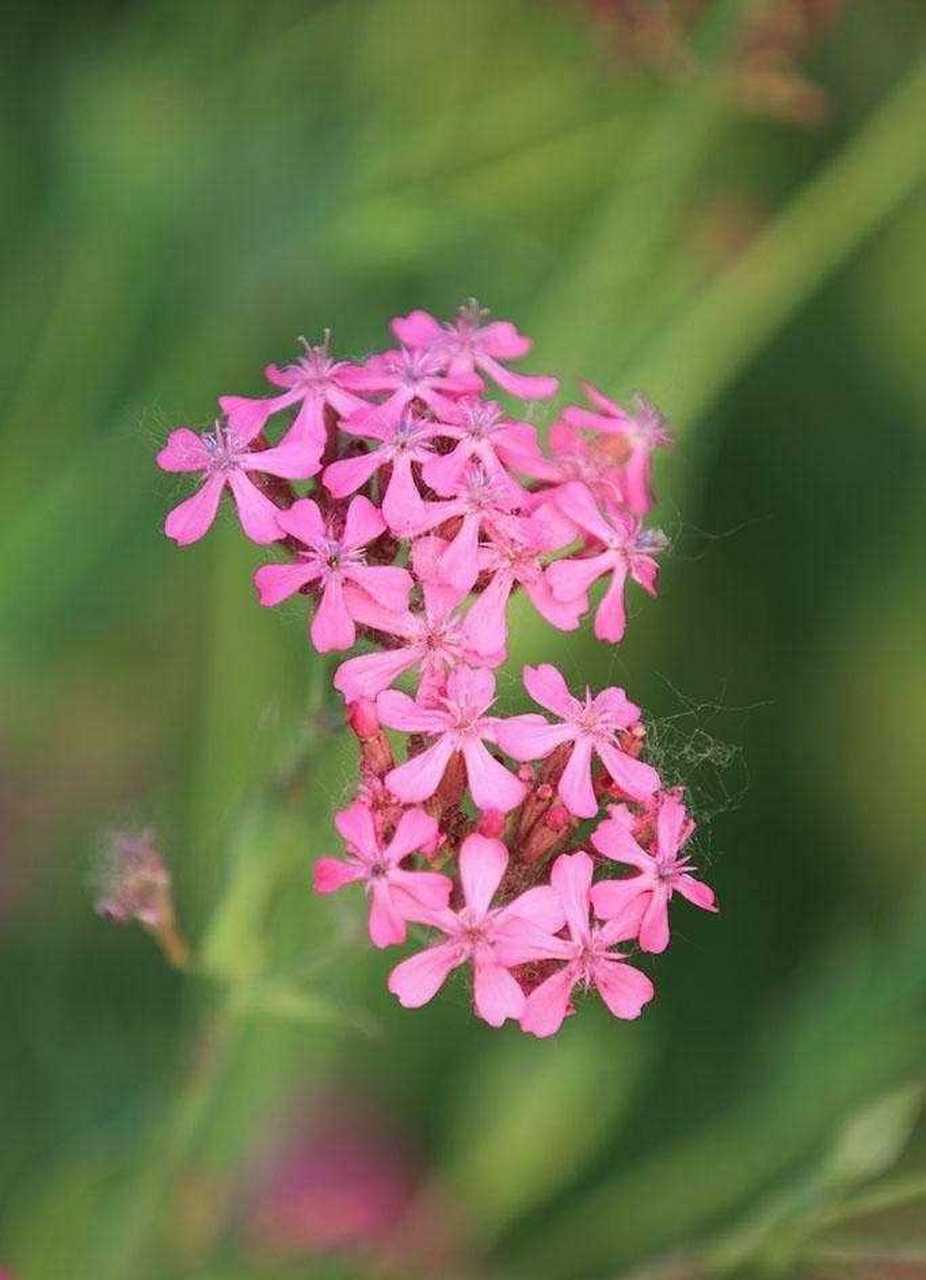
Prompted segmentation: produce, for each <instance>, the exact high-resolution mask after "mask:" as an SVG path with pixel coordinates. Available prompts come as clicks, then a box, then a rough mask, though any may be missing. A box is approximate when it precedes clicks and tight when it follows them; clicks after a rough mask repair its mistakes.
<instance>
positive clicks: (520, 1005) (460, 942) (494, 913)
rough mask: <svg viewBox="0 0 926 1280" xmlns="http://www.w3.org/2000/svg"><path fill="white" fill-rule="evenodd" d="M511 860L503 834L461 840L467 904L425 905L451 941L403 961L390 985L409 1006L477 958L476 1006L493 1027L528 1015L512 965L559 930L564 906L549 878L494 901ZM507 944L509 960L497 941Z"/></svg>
mask: <svg viewBox="0 0 926 1280" xmlns="http://www.w3.org/2000/svg"><path fill="white" fill-rule="evenodd" d="M507 865H508V853H507V850H506V849H505V846H504V845H503V844H502V843H501V841H499V840H491V839H488V838H487V837H486V836H481V835H475V834H474V835H471V836H468V837H467V838H466V839H465V840H464V841H463V844H462V846H461V848H460V881H461V883H462V887H463V901H464V906H463V907H462V908H461V910H459V911H450V910H444V911H440V912H430V913H425V912H422V913H421V916H420V917H419V918H420V919H421V920H422V921H423V922H424V923H426V924H430V925H433V926H434V927H435V928H437V929H439V930H440V931H441V933H443V934H445V935H446V941H445V942H441V943H438V944H437V945H436V946H433V947H427V948H426V949H425V950H424V951H419V952H418V953H417V955H413V956H410V957H409V959H407V960H403V961H402V963H401V964H399V965H396V967H395V968H394V969H393V971H392V973H391V974H390V975H389V990H390V991H391V992H392V994H393V995H394V996H397V997H398V999H399V1003H400V1004H402V1005H404V1006H405V1008H406V1009H418V1008H420V1007H421V1005H423V1004H427V1003H428V1001H429V1000H431V999H432V998H433V997H434V996H435V995H436V994H437V992H438V991H439V990H440V988H441V987H442V986H443V985H444V982H445V980H446V978H447V975H448V974H449V973H450V972H451V971H452V970H453V969H457V968H459V966H460V965H463V964H466V962H467V961H470V962H471V963H472V966H473V989H474V996H475V1005H476V1012H477V1013H478V1014H479V1016H480V1018H484V1019H485V1021H486V1022H488V1023H489V1024H490V1026H493V1027H500V1026H501V1025H502V1023H503V1022H504V1021H505V1019H506V1018H520V1016H521V1014H522V1012H523V1009H524V993H523V992H522V990H521V988H520V986H519V985H518V983H517V982H516V981H515V979H514V978H513V977H512V976H511V974H510V973H509V972H508V970H509V968H510V966H511V965H513V964H517V963H522V961H523V959H525V958H527V956H529V955H530V954H531V948H532V946H533V945H535V940H536V939H537V937H538V936H539V937H541V938H544V937H545V935H546V934H554V933H556V932H557V931H558V930H559V929H561V928H562V925H563V910H562V907H561V905H560V903H559V901H558V899H557V897H556V895H555V893H554V892H553V891H552V890H551V889H550V888H549V887H548V886H546V885H541V886H539V887H537V888H535V889H528V890H527V892H526V893H522V894H521V896H520V897H518V898H515V899H514V901H513V902H510V903H509V904H508V905H507V906H504V907H496V908H495V909H493V908H492V906H491V903H492V898H493V897H494V896H495V892H496V890H497V889H498V886H499V885H500V884H501V880H502V876H503V875H504V874H505V868H506V867H507ZM500 946H503V947H504V948H505V960H504V961H502V960H500V959H499V955H498V951H497V948H498V947H500Z"/></svg>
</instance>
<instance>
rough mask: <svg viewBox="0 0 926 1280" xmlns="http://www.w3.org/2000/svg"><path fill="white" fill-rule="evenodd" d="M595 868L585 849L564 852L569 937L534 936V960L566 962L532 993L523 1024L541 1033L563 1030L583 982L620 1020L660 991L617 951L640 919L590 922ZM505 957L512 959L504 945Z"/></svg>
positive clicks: (553, 879) (561, 875)
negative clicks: (543, 937)
mask: <svg viewBox="0 0 926 1280" xmlns="http://www.w3.org/2000/svg"><path fill="white" fill-rule="evenodd" d="M594 869H595V868H594V864H593V863H592V860H591V858H590V857H589V856H588V854H587V853H583V852H582V851H581V850H580V851H579V852H578V853H571V854H570V853H563V854H560V856H559V857H558V858H557V859H556V861H555V862H554V864H553V870H552V871H551V872H550V884H551V885H552V887H553V889H554V890H555V891H556V893H557V894H558V895H559V899H560V903H561V905H562V908H563V913H564V915H565V917H566V925H567V929H568V932H569V937H568V938H559V937H553V936H550V937H548V938H547V939H546V940H541V939H540V938H538V937H537V936H536V935H535V936H533V937H532V938H531V939H530V958H531V959H533V960H563V961H565V963H564V964H563V965H562V967H561V968H559V969H557V970H556V972H555V973H552V974H551V975H550V977H549V978H545V979H544V981H543V982H541V983H540V985H539V986H537V987H535V988H534V990H533V991H532V992H531V993H530V995H529V996H528V997H527V1000H526V1002H525V1006H524V1012H523V1014H522V1015H521V1026H522V1028H523V1030H525V1031H530V1032H531V1033H532V1034H533V1035H535V1036H551V1035H553V1033H554V1032H555V1031H558V1030H559V1028H560V1026H561V1025H562V1022H563V1019H564V1018H565V1016H566V1014H567V1013H568V1012H569V1005H570V1001H571V998H572V993H573V991H574V990H575V988H576V987H577V986H579V985H581V986H582V987H585V988H588V987H594V988H595V989H596V990H597V992H598V994H599V995H600V996H601V998H602V1000H603V1001H604V1002H605V1004H606V1005H607V1006H608V1008H609V1009H610V1010H611V1012H612V1013H613V1014H614V1016H615V1018H638V1017H639V1016H640V1012H641V1010H642V1008H643V1006H644V1005H645V1004H648V1003H649V1001H650V1000H652V998H653V996H654V994H655V991H654V989H653V984H652V982H651V981H650V979H649V978H648V977H647V976H646V974H645V973H641V972H640V970H639V969H635V968H634V967H633V965H629V964H627V963H625V958H624V953H623V952H620V951H614V950H613V948H614V947H615V945H616V944H617V943H618V942H627V941H629V940H630V939H632V938H633V937H634V936H635V928H634V922H632V921H631V922H630V924H629V925H628V922H627V920H626V919H624V918H622V917H620V916H617V917H615V918H614V919H613V920H609V921H608V922H607V923H606V924H603V925H601V926H600V927H598V926H593V925H592V924H591V922H590V920H589V912H590V905H591V904H590V898H589V892H590V890H591V887H592V874H593V872H594ZM501 957H502V959H503V960H505V959H511V956H510V955H508V954H507V953H506V951H505V949H504V947H502V949H501Z"/></svg>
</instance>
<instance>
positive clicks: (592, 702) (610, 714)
mask: <svg viewBox="0 0 926 1280" xmlns="http://www.w3.org/2000/svg"><path fill="white" fill-rule="evenodd" d="M524 687H525V688H526V689H527V691H528V693H529V694H530V695H531V697H532V698H533V699H534V701H535V702H539V703H540V705H541V706H542V707H546V709H547V710H548V711H552V712H553V713H554V715H557V716H561V717H562V723H561V724H549V723H548V722H547V721H546V720H545V719H544V718H543V716H538V715H523V716H511V717H510V718H509V719H507V720H500V721H499V722H498V728H497V740H498V743H499V745H500V746H501V748H502V750H503V751H506V752H507V753H508V755H510V756H513V757H514V758H515V760H541V759H543V758H544V757H545V756H548V755H550V753H551V752H553V751H555V750H556V748H557V747H559V746H562V745H563V744H564V743H567V742H571V743H573V744H574V745H573V749H572V752H571V754H570V756H569V761H568V763H567V764H566V767H565V769H564V770H563V773H562V777H561V778H560V780H559V784H558V786H557V791H558V794H559V797H560V799H561V800H562V802H563V804H564V805H565V806H566V808H567V809H568V810H569V811H570V813H574V814H575V815H576V816H577V817H579V818H591V817H594V815H595V814H596V813H597V812H598V801H597V800H596V798H595V790H594V787H593V786H592V767H591V766H592V753H593V752H594V753H595V754H596V755H597V756H598V758H599V759H600V760H601V763H602V764H603V765H604V767H605V768H606V769H607V771H608V773H609V774H610V775H611V777H612V778H613V779H614V781H615V782H616V783H617V785H618V786H619V787H620V788H621V790H622V791H624V792H626V793H627V795H628V796H630V797H631V798H632V799H634V800H645V799H646V798H647V797H648V796H651V795H652V794H653V793H654V792H655V791H656V790H658V788H659V774H658V773H657V772H656V770H655V769H654V768H653V767H652V766H651V765H648V764H644V763H643V762H642V761H641V760H635V759H634V758H633V757H632V756H629V755H627V753H626V752H624V751H622V750H621V749H620V747H619V745H618V743H617V732H618V730H619V729H626V728H628V727H629V726H630V725H633V724H636V723H637V721H638V720H639V718H640V708H639V707H637V706H634V704H633V703H632V702H630V701H629V700H628V698H627V695H626V694H625V693H624V691H623V689H617V688H610V689H603V690H602V691H601V693H599V694H598V695H597V696H596V697H594V698H593V697H592V695H591V693H590V692H589V691H588V690H586V692H585V701H584V702H580V701H579V699H578V698H574V697H573V696H572V694H571V693H570V692H569V689H568V688H567V685H566V681H565V680H564V679H563V677H562V676H561V675H560V673H559V672H558V671H557V669H556V667H554V666H551V665H550V663H548V662H544V663H542V664H541V665H540V666H539V667H525V668H524Z"/></svg>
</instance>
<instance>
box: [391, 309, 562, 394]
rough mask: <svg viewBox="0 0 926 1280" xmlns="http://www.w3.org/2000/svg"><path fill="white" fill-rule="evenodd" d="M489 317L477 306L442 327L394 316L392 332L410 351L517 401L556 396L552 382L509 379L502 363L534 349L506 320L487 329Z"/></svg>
mask: <svg viewBox="0 0 926 1280" xmlns="http://www.w3.org/2000/svg"><path fill="white" fill-rule="evenodd" d="M488 314H489V313H488V312H487V311H484V310H483V309H482V308H481V307H480V306H479V305H478V303H476V302H471V303H469V304H468V305H466V306H463V307H461V308H460V310H459V312H458V313H457V318H456V320H455V321H454V322H453V323H452V324H441V323H440V321H439V320H436V319H435V318H434V316H432V315H429V314H428V312H427V311H411V312H410V313H409V314H408V315H407V316H397V317H396V319H395V320H393V322H392V326H391V327H392V332H393V333H394V334H395V336H396V337H397V338H398V339H399V341H400V342H403V343H404V344H405V345H406V346H408V347H415V348H417V349H419V350H426V351H428V350H429V351H433V352H435V353H439V354H440V356H441V357H442V358H443V360H444V363H445V365H446V367H447V369H448V370H449V371H450V372H451V373H453V374H458V373H471V372H473V371H474V370H476V369H478V370H479V371H480V372H481V373H484V374H486V376H487V377H489V378H492V379H493V381H495V382H497V383H498V385H499V386H500V387H503V388H504V389H505V391H508V392H510V393H511V395H513V396H518V397H519V398H520V399H521V400H548V399H549V398H550V397H551V396H555V395H556V393H557V391H558V390H559V382H558V380H557V379H556V378H548V377H544V376H540V375H528V374H523V373H512V372H511V370H510V369H506V368H504V366H503V365H501V364H499V361H500V360H505V361H508V360H518V359H520V357H521V356H526V355H527V353H528V352H529V351H530V349H531V347H532V346H533V345H534V344H533V342H532V341H531V339H530V338H526V337H525V336H524V334H522V333H519V332H518V330H517V329H516V328H515V327H514V325H513V324H510V323H509V322H508V321H507V320H496V321H494V322H493V323H491V324H485V323H484V321H485V320H486V319H487V317H488Z"/></svg>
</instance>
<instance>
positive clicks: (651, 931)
mask: <svg viewBox="0 0 926 1280" xmlns="http://www.w3.org/2000/svg"><path fill="white" fill-rule="evenodd" d="M609 813H610V817H608V818H606V819H605V821H604V822H602V823H601V825H600V826H599V827H598V829H597V830H596V831H595V833H594V834H593V835H592V844H593V845H594V846H595V848H596V849H597V850H598V852H599V853H601V854H604V856H605V857H606V858H613V859H614V861H615V862H626V863H628V864H629V865H630V866H632V867H636V868H637V870H638V872H639V874H638V875H635V876H631V877H630V878H629V879H627V880H602V881H601V883H600V884H596V885H595V887H594V889H592V902H593V903H594V904H595V911H596V912H597V913H598V915H599V916H601V918H602V919H603V920H610V919H616V918H617V917H618V916H625V917H626V918H628V919H630V918H631V917H632V918H633V919H634V922H635V924H636V926H637V928H638V929H639V938H640V946H641V947H642V948H643V950H644V951H665V949H666V947H667V946H668V945H669V899H670V898H671V897H672V895H673V893H680V894H681V895H682V897H683V898H687V899H688V901H689V902H693V903H694V905H695V906H696V907H700V908H701V909H702V910H703V911H716V910H717V902H716V899H715V897H714V891H713V890H712V889H711V888H709V886H708V885H706V884H704V883H703V882H702V881H700V880H697V879H695V877H694V876H693V875H692V874H691V862H690V859H688V858H686V857H684V856H682V855H681V849H682V846H683V845H684V844H685V843H686V841H687V840H688V838H689V837H690V836H691V833H692V832H693V831H694V823H693V822H692V820H691V818H690V817H689V816H688V813H687V812H686V810H685V806H684V804H683V803H682V799H681V796H680V795H679V793H678V792H677V791H665V792H663V793H662V795H660V796H658V797H657V807H656V845H655V852H654V853H652V854H650V853H647V852H646V851H645V849H641V848H640V846H639V845H638V844H637V842H636V840H635V839H634V838H633V834H632V832H633V825H634V819H633V815H632V814H631V813H630V812H629V811H628V809H627V808H626V806H625V805H612V806H611V807H610V809H609Z"/></svg>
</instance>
